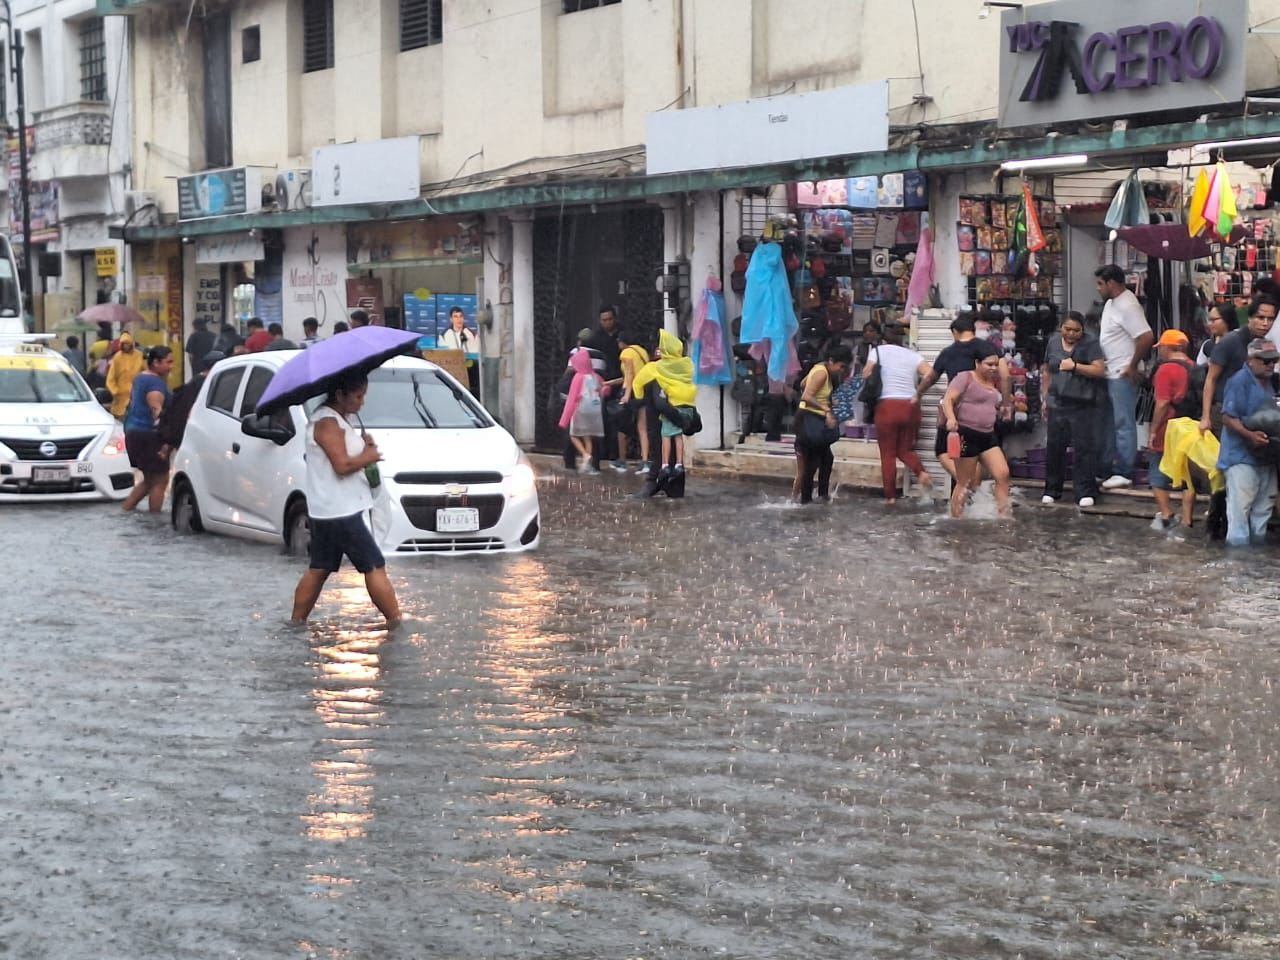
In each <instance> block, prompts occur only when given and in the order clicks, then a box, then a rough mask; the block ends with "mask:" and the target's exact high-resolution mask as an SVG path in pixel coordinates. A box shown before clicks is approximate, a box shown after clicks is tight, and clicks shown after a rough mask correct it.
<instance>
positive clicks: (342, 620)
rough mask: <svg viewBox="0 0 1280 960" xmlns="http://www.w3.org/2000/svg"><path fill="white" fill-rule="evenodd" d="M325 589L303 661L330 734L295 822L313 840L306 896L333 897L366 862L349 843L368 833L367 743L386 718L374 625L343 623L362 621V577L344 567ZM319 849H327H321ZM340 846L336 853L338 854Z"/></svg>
mask: <svg viewBox="0 0 1280 960" xmlns="http://www.w3.org/2000/svg"><path fill="white" fill-rule="evenodd" d="M340 576H341V579H339V577H334V578H333V580H334V581H336V583H335V587H336V589H334V590H333V591H332V592H333V594H336V597H334V596H329V597H328V598H327V599H329V600H332V599H337V601H338V606H339V611H338V614H337V616H336V618H334V619H331V620H320V621H317V622H315V623H314V625H313V626H312V628H311V630H312V632H311V645H310V661H311V666H312V669H313V671H314V673H315V676H316V679H317V684H316V686H315V687H313V688H312V689H311V700H312V706H313V709H314V710H315V713H316V715H317V716H318V717H319V718H320V721H321V723H323V724H324V726H325V728H326V729H327V730H328V731H329V732H330V735H329V736H327V737H323V738H321V739H320V740H319V741H318V748H319V750H320V753H319V754H318V755H315V756H313V757H312V760H311V772H312V774H313V776H314V777H315V779H316V780H317V782H318V785H319V786H318V789H317V790H316V791H315V792H313V793H311V794H309V795H308V796H307V812H306V813H304V814H302V816H301V820H302V823H303V825H304V828H305V835H306V837H307V839H308V840H311V841H313V842H315V843H316V844H319V845H321V847H320V849H319V850H318V851H317V854H318V855H317V857H316V858H315V859H314V860H313V861H312V862H311V863H309V864H308V869H309V870H310V871H311V872H310V873H309V875H308V876H307V887H308V889H309V891H310V892H311V895H312V896H313V897H321V898H330V899H336V898H340V897H342V896H344V895H345V894H347V893H349V892H350V891H351V889H352V888H353V887H354V885H355V883H356V881H355V879H354V875H355V874H356V873H357V872H358V871H359V870H361V869H363V868H364V867H365V866H366V864H367V857H366V855H365V853H364V851H363V850H362V849H361V848H360V847H359V846H358V845H357V844H356V842H357V841H363V840H365V839H366V838H367V837H368V831H369V828H370V825H371V824H372V822H373V817H374V813H373V803H374V782H375V771H374V767H373V759H374V752H375V751H374V747H373V738H372V736H371V735H372V734H373V733H374V732H376V731H377V729H378V728H379V727H380V726H382V725H383V723H384V722H385V719H386V714H385V710H384V707H383V691H382V660H381V656H382V644H383V642H384V641H385V639H386V637H385V631H384V630H382V629H381V628H375V629H361V628H359V627H355V628H352V627H350V626H349V625H350V624H352V623H357V624H358V623H359V622H360V621H361V620H362V619H365V620H367V619H368V618H369V616H370V614H369V611H368V596H367V594H366V593H365V591H364V585H363V579H362V578H360V577H359V576H358V575H357V574H355V572H354V571H345V572H344V573H343V574H341V575H340ZM325 847H333V848H334V849H333V850H329V851H325V849H324V848H325ZM337 850H340V851H341V853H338V852H337Z"/></svg>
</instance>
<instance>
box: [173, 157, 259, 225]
mask: <svg viewBox="0 0 1280 960" xmlns="http://www.w3.org/2000/svg"><path fill="white" fill-rule="evenodd" d="M261 209H262V175H261V173H260V172H259V171H258V169H257V168H255V167H232V168H231V169H229V170H206V171H205V172H204V173H196V174H192V175H191V176H189V177H179V178H178V219H179V220H199V219H202V218H204V217H226V216H231V215H232V214H237V213H256V212H258V211H259V210H261Z"/></svg>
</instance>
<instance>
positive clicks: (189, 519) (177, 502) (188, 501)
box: [172, 481, 204, 533]
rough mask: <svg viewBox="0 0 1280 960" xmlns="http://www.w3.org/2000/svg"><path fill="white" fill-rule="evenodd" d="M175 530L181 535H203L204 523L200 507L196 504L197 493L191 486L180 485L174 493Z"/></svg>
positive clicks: (173, 515) (173, 513)
mask: <svg viewBox="0 0 1280 960" xmlns="http://www.w3.org/2000/svg"><path fill="white" fill-rule="evenodd" d="M172 519H173V529H175V530H177V531H178V532H179V533H203V532H204V522H203V521H202V520H201V519H200V505H199V504H198V503H197V502H196V492H195V491H194V490H192V489H191V484H190V483H187V482H185V481H184V482H183V483H180V484H179V485H178V487H177V488H176V489H175V490H174V491H173V512H172Z"/></svg>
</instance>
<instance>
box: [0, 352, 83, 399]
mask: <svg viewBox="0 0 1280 960" xmlns="http://www.w3.org/2000/svg"><path fill="white" fill-rule="evenodd" d="M92 399H93V397H92V396H91V395H90V393H89V389H88V387H86V386H85V384H84V381H83V380H81V379H80V377H79V376H78V375H77V374H76V373H75V371H74V370H72V369H71V367H69V366H68V365H67V364H66V363H65V362H64V361H63V360H62V359H61V358H59V359H54V358H53V357H49V356H47V355H46V356H28V355H24V354H22V353H19V354H17V355H16V356H6V357H0V403H84V402H85V401H86V400H92Z"/></svg>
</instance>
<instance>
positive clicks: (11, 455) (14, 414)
mask: <svg viewBox="0 0 1280 960" xmlns="http://www.w3.org/2000/svg"><path fill="white" fill-rule="evenodd" d="M132 486H133V469H132V468H131V467H130V466H129V458H128V456H127V455H126V453H125V448H124V431H123V429H122V428H121V426H120V424H119V423H117V422H116V419H115V418H114V417H113V416H111V414H110V413H109V412H108V411H107V410H105V409H104V408H103V406H102V404H101V402H100V401H99V400H98V398H97V397H95V396H94V394H93V391H91V390H90V389H89V386H88V384H86V383H85V382H84V378H83V377H81V376H80V374H79V373H78V372H77V371H76V370H75V369H73V368H72V366H71V364H69V363H67V361H66V360H64V359H63V358H62V356H61V354H59V353H57V352H56V351H54V350H50V349H49V348H48V347H46V346H45V345H44V343H43V342H42V338H41V337H39V336H30V335H22V334H5V333H3V332H2V331H0V502H4V501H26V502H42V501H46V500H123V499H124V498H125V496H126V495H127V494H128V493H129V490H130V488H131V487H132Z"/></svg>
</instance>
